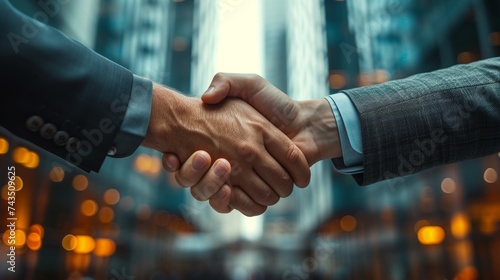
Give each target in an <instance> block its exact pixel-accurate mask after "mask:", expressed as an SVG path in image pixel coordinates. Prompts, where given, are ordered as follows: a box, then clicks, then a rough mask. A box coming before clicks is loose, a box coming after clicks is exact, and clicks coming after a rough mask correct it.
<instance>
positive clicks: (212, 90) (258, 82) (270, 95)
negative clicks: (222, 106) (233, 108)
mask: <svg viewBox="0 0 500 280" xmlns="http://www.w3.org/2000/svg"><path fill="white" fill-rule="evenodd" d="M227 97H237V98H240V99H242V100H243V101H245V102H247V103H248V104H250V106H252V107H254V108H255V109H256V110H257V111H258V112H259V113H261V114H262V115H263V116H264V117H265V118H267V119H268V120H269V121H271V123H272V124H274V125H275V126H276V127H278V128H282V127H284V126H287V125H288V124H289V123H290V122H291V121H293V120H294V119H295V117H297V115H298V114H299V108H298V104H297V103H296V102H295V101H294V100H292V99H291V98H290V97H288V96H287V95H286V94H285V93H283V92H282V91H280V90H279V89H277V88H276V87H274V86H273V85H272V84H271V83H269V82H268V81H266V80H265V79H264V78H262V77H260V76H259V75H254V74H233V73H218V74H217V75H215V76H214V78H213V80H212V83H211V84H210V87H209V88H208V90H207V91H206V92H205V94H204V95H203V96H202V97H201V99H202V100H203V102H205V103H207V104H217V103H219V102H221V101H222V100H224V99H225V98H227Z"/></svg>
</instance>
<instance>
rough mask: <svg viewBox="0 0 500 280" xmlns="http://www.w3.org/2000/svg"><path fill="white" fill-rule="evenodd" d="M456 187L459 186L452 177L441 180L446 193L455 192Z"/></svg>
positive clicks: (442, 188)
mask: <svg viewBox="0 0 500 280" xmlns="http://www.w3.org/2000/svg"><path fill="white" fill-rule="evenodd" d="M456 188H457V185H456V184H455V181H454V180H453V179H451V178H445V179H444V180H443V181H442V182H441V190H442V191H443V192H444V193H453V192H455V190H456Z"/></svg>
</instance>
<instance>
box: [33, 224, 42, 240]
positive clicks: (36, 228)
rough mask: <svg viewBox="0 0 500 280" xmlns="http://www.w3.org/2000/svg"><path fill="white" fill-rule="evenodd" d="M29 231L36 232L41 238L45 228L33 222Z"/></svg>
mask: <svg viewBox="0 0 500 280" xmlns="http://www.w3.org/2000/svg"><path fill="white" fill-rule="evenodd" d="M30 232H34V233H37V234H38V235H40V237H41V238H43V235H44V234H45V230H44V229H43V226H41V225H39V224H34V225H32V226H31V227H30Z"/></svg>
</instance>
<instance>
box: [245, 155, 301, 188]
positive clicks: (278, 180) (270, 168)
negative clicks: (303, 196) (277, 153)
mask: <svg viewBox="0 0 500 280" xmlns="http://www.w3.org/2000/svg"><path fill="white" fill-rule="evenodd" d="M254 169H255V172H256V173H257V175H258V176H259V177H260V178H261V179H262V180H263V181H265V182H266V183H267V184H268V185H269V186H271V187H272V188H273V190H274V192H275V193H277V194H278V196H279V197H287V196H289V195H290V194H291V193H292V191H293V180H292V178H291V177H290V175H288V172H287V171H286V170H285V169H284V168H283V167H282V166H281V165H280V164H279V163H278V162H276V161H275V160H274V159H272V158H271V160H268V162H267V163H266V162H264V163H263V164H258V165H256V166H255V167H254Z"/></svg>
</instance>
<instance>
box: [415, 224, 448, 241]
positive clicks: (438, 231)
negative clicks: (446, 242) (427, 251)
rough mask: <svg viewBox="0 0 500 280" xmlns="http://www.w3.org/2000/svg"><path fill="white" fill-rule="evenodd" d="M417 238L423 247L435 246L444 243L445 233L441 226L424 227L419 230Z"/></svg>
mask: <svg viewBox="0 0 500 280" xmlns="http://www.w3.org/2000/svg"><path fill="white" fill-rule="evenodd" d="M417 237H418V241H419V242H420V243H422V244H423V245H434V244H439V243H441V242H443V239H444V237H445V233H444V230H443V228H442V227H440V226H424V227H422V228H420V229H419V230H418V233H417Z"/></svg>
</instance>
